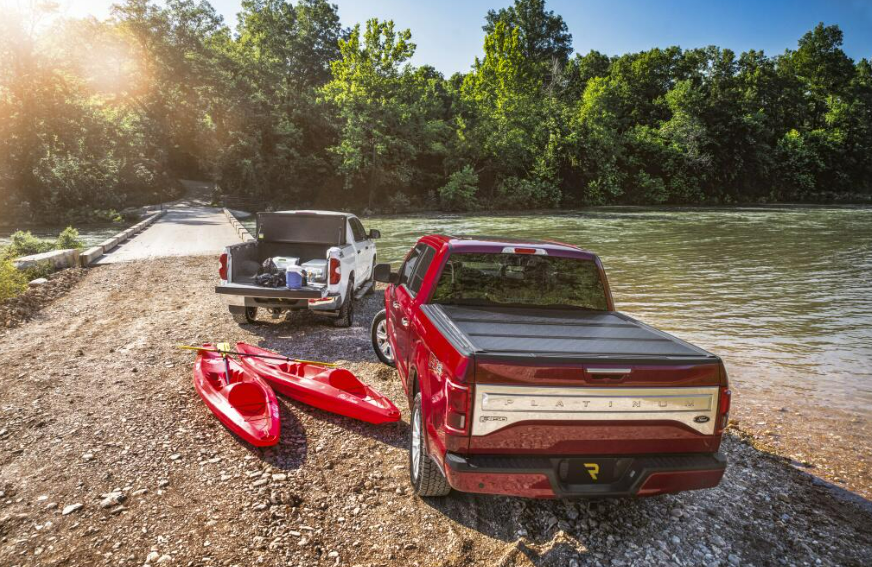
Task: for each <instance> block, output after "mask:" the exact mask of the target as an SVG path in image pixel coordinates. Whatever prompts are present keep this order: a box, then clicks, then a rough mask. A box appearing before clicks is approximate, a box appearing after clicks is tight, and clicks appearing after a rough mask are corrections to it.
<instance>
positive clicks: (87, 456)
mask: <svg viewBox="0 0 872 567" xmlns="http://www.w3.org/2000/svg"><path fill="white" fill-rule="evenodd" d="M82 460H83V461H85V462H86V463H87V462H88V461H92V460H94V454H93V453H85V454H84V455H82Z"/></svg>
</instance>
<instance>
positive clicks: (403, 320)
mask: <svg viewBox="0 0 872 567" xmlns="http://www.w3.org/2000/svg"><path fill="white" fill-rule="evenodd" d="M400 323H401V324H402V325H403V327H408V326H409V320H408V319H406V318H405V317H403V318H402V319H400Z"/></svg>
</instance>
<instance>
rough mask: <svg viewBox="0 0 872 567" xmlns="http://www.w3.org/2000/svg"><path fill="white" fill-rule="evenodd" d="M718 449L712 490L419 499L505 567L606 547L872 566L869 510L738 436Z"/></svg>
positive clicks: (713, 559)
mask: <svg viewBox="0 0 872 567" xmlns="http://www.w3.org/2000/svg"><path fill="white" fill-rule="evenodd" d="M722 447H723V449H724V452H725V453H726V454H727V456H728V459H729V460H730V466H729V467H728V470H727V474H726V475H725V477H724V480H723V481H722V483H721V485H720V486H718V487H717V488H715V489H711V490H701V491H691V492H684V493H680V494H671V495H663V496H657V497H653V498H639V499H634V498H624V499H603V500H571V501H570V500H526V499H520V498H509V497H499V496H497V497H491V496H476V495H471V494H461V493H456V492H454V493H452V494H451V495H449V496H448V497H446V498H444V499H438V498H436V499H421V502H422V504H423V505H424V506H427V507H429V508H431V509H432V510H433V511H434V512H436V513H439V514H442V515H444V516H445V517H447V518H449V519H451V520H453V521H455V522H457V523H459V524H461V525H462V526H464V527H466V528H469V529H471V530H475V531H477V532H479V533H481V534H483V535H485V536H487V537H488V538H492V539H495V540H499V541H502V542H504V543H505V544H506V550H507V551H506V555H505V556H504V558H503V559H505V560H504V561H500V562H499V564H500V565H505V566H514V565H524V566H527V565H535V566H550V565H566V564H567V563H568V561H569V560H570V559H573V558H575V559H578V560H583V559H584V558H587V559H588V560H593V559H594V558H593V557H590V555H589V554H590V553H591V551H593V550H599V551H600V552H602V550H603V549H604V548H607V549H608V556H609V557H614V558H621V560H622V561H623V562H621V563H615V564H621V565H632V564H634V562H636V561H640V562H643V563H645V564H671V563H673V562H674V563H678V561H677V560H676V559H675V557H679V558H681V560H682V561H685V562H686V561H690V563H685V564H699V565H702V564H720V565H726V564H727V563H731V564H732V563H733V561H730V562H727V561H726V558H727V557H726V555H727V554H729V553H736V554H737V557H739V556H741V558H742V559H745V560H751V561H753V562H754V563H755V564H767V565H768V564H781V563H784V559H785V558H788V559H793V560H796V559H798V558H812V559H811V562H812V564H813V563H814V558H815V557H817V556H818V555H820V556H821V557H822V558H823V559H826V560H825V561H824V563H825V564H826V562H827V561H829V562H830V563H831V564H839V565H861V564H862V565H869V564H870V563H869V561H872V533H870V531H869V529H868V525H869V522H870V520H872V515H870V514H872V503H870V502H869V501H868V500H866V499H865V498H862V497H861V496H858V495H857V494H854V493H852V492H849V491H846V490H844V489H842V488H840V487H837V486H835V487H834V486H833V485H831V484H829V483H826V482H824V481H821V480H820V479H817V478H816V477H813V476H811V475H809V474H808V473H806V472H805V471H802V470H797V469H796V468H794V467H792V466H790V465H789V464H788V463H787V462H785V461H783V460H782V459H780V458H778V457H775V456H772V455H769V454H767V453H764V452H762V451H759V450H757V449H755V448H753V447H751V446H749V445H747V444H744V443H742V442H741V441H738V440H736V439H735V438H730V439H728V440H727V439H725V443H724V445H723V446H722ZM821 542H826V543H821ZM718 550H720V551H718ZM582 562H584V561H582ZM736 564H738V563H736Z"/></svg>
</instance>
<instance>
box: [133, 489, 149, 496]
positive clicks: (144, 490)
mask: <svg viewBox="0 0 872 567" xmlns="http://www.w3.org/2000/svg"><path fill="white" fill-rule="evenodd" d="M132 494H133V496H142V495H143V494H148V489H147V488H140V489H139V490H134V491H133V493H132Z"/></svg>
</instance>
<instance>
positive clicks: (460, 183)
mask: <svg viewBox="0 0 872 567" xmlns="http://www.w3.org/2000/svg"><path fill="white" fill-rule="evenodd" d="M477 191H478V174H477V173H476V172H475V170H473V169H472V166H469V165H467V166H464V167H463V169H461V170H460V171H455V172H454V173H452V174H451V176H450V177H449V178H448V183H446V184H445V185H444V186H442V187H440V188H439V200H440V201H441V203H442V208H443V209H445V210H446V211H471V210H475V209H477V208H478V200H477V199H476V198H475V194H476V192H477Z"/></svg>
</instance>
